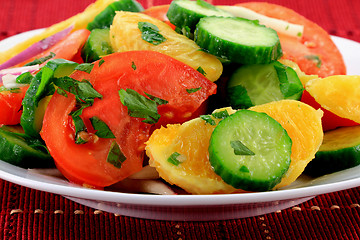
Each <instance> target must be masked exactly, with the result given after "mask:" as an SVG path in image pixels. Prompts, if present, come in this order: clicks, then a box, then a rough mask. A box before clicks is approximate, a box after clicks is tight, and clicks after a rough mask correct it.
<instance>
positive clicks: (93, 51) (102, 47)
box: [81, 29, 113, 63]
mask: <svg viewBox="0 0 360 240" xmlns="http://www.w3.org/2000/svg"><path fill="white" fill-rule="evenodd" d="M111 53H113V49H112V47H111V43H110V35H109V29H94V30H92V31H91V33H90V35H89V38H88V40H87V41H86V43H85V46H84V48H83V50H82V52H81V55H82V58H83V60H84V62H86V63H89V62H94V61H97V60H99V59H100V58H101V57H103V56H106V55H108V54H111Z"/></svg>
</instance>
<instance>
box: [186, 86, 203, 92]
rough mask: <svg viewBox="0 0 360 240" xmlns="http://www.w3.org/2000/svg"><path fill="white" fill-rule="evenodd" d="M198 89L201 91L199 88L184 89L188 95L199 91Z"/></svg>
mask: <svg viewBox="0 0 360 240" xmlns="http://www.w3.org/2000/svg"><path fill="white" fill-rule="evenodd" d="M200 89H201V87H198V88H188V89H186V91H187V92H188V93H194V92H197V91H199V90H200Z"/></svg>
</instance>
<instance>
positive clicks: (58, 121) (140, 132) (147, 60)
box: [41, 51, 216, 187]
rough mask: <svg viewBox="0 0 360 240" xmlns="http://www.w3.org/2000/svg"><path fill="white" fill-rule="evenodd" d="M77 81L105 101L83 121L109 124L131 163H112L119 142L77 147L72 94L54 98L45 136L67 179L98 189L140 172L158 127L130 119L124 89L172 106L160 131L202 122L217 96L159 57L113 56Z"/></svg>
mask: <svg viewBox="0 0 360 240" xmlns="http://www.w3.org/2000/svg"><path fill="white" fill-rule="evenodd" d="M71 77H72V78H74V79H77V80H83V79H86V80H89V81H90V83H91V84H92V85H93V87H94V89H95V90H96V91H98V92H99V93H100V94H101V95H102V96H103V97H102V98H101V99H98V98H96V99H95V101H94V104H93V105H92V106H90V107H88V108H85V109H84V110H83V113H82V115H81V117H82V119H83V120H84V122H85V123H89V119H90V118H92V117H98V118H100V119H101V120H102V121H103V122H105V123H106V124H107V126H108V127H109V128H110V130H111V131H112V133H113V134H114V135H115V137H116V139H115V141H116V143H117V144H118V145H119V147H120V150H121V152H122V153H123V154H124V155H125V157H126V160H125V161H124V162H123V163H122V165H121V167H120V168H117V167H115V166H114V165H112V164H110V163H108V162H107V155H108V153H109V151H110V148H111V145H112V144H113V142H114V139H103V138H98V139H96V140H95V141H90V142H87V143H85V144H75V141H74V136H75V131H74V127H73V121H72V119H71V117H70V116H69V113H70V112H71V111H73V110H74V107H75V97H74V96H72V95H71V94H68V95H69V97H64V96H62V95H59V94H57V93H55V94H54V96H53V97H52V99H51V101H50V103H49V105H48V108H47V110H46V113H45V116H44V123H43V128H42V131H41V136H42V138H43V139H44V141H45V143H46V145H47V146H48V149H49V151H50V154H51V155H52V156H53V158H54V160H55V163H56V165H57V167H58V168H59V170H60V171H61V172H62V173H63V174H64V176H65V177H67V178H68V179H69V180H70V181H72V182H76V183H79V184H87V185H91V186H94V187H104V186H109V185H111V184H113V183H116V182H118V181H120V180H122V179H124V178H126V177H128V176H129V175H131V174H133V173H135V172H137V171H139V170H140V169H141V168H142V162H143V154H144V148H145V142H146V141H147V139H148V138H149V135H150V132H151V130H152V128H153V127H154V125H152V124H148V123H145V122H143V120H144V119H143V118H137V117H131V116H129V114H128V107H127V106H124V105H123V104H122V103H121V101H120V97H119V91H120V90H121V89H124V90H126V89H132V90H134V91H136V92H137V93H139V94H141V95H142V96H146V95H145V93H147V94H150V95H151V96H154V97H156V98H160V99H163V100H166V101H168V103H167V104H164V105H159V106H158V108H157V109H158V113H159V114H160V115H161V117H160V119H159V121H158V123H157V124H156V125H157V126H159V125H160V124H167V123H175V122H184V121H186V120H189V119H190V118H193V117H196V116H193V114H194V113H195V112H196V110H197V109H198V108H199V107H200V106H201V104H202V103H203V102H204V101H205V100H206V99H207V98H208V96H209V95H211V94H214V93H215V92H216V85H215V84H214V83H212V82H211V81H209V80H208V79H207V78H205V77H204V76H203V75H202V74H200V73H199V72H198V71H196V70H194V69H192V68H191V67H189V66H187V65H185V64H184V63H182V62H180V61H177V60H175V59H173V58H171V57H169V56H167V55H164V54H161V53H158V52H153V51H132V52H122V53H115V54H112V55H108V56H106V57H104V58H103V59H102V60H100V61H98V62H95V63H94V67H93V69H92V71H91V73H90V74H88V73H85V72H81V71H77V72H75V73H74V74H72V76H71ZM129 110H130V109H129ZM88 129H91V127H89V128H88ZM89 131H90V130H89Z"/></svg>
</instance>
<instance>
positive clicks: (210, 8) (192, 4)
mask: <svg viewBox="0 0 360 240" xmlns="http://www.w3.org/2000/svg"><path fill="white" fill-rule="evenodd" d="M166 16H167V17H168V18H169V20H170V22H171V23H172V24H174V25H175V26H176V27H178V28H180V29H183V28H189V29H190V31H191V32H194V31H195V28H196V24H197V23H198V22H199V21H200V19H201V18H203V17H208V16H223V17H232V16H233V15H232V14H231V13H229V12H226V11H223V10H221V9H219V8H217V7H215V6H214V5H212V4H210V3H208V2H206V1H203V0H197V1H182V0H175V1H172V2H171V4H170V7H169V10H168V12H167V14H166Z"/></svg>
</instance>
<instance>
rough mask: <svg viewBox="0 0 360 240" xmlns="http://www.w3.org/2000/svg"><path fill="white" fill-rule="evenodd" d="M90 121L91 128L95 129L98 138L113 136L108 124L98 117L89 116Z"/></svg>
mask: <svg viewBox="0 0 360 240" xmlns="http://www.w3.org/2000/svg"><path fill="white" fill-rule="evenodd" d="M90 122H91V125H92V126H93V128H94V129H95V130H96V132H95V135H96V136H98V137H99V138H115V136H114V134H113V133H112V131H111V130H110V128H109V126H108V125H106V123H105V122H103V121H102V120H101V119H100V118H98V117H92V118H90Z"/></svg>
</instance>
